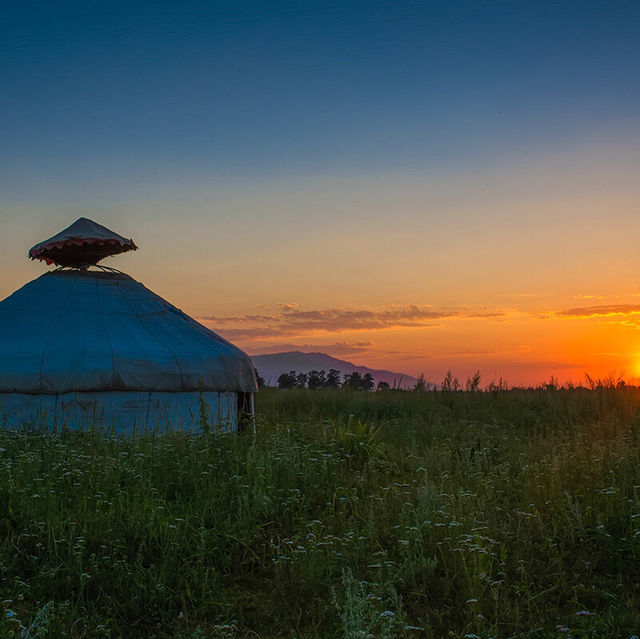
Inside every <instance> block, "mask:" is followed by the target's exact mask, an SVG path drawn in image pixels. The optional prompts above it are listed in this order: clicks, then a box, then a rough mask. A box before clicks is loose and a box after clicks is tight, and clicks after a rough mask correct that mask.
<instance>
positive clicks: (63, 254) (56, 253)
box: [29, 217, 138, 267]
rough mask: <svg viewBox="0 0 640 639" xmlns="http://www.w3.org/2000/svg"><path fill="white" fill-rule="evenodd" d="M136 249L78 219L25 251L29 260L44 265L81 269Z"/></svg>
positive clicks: (130, 244)
mask: <svg viewBox="0 0 640 639" xmlns="http://www.w3.org/2000/svg"><path fill="white" fill-rule="evenodd" d="M137 249H138V247H137V246H136V245H135V244H134V242H133V240H131V239H127V238H125V237H122V235H118V234H117V233H114V232H113V231H111V230H109V229H108V228H107V227H106V226H102V224H98V223H97V222H94V221H93V220H90V219H88V218H86V217H81V218H78V219H77V220H76V221H75V222H74V223H73V224H72V225H71V226H68V227H67V228H66V229H64V230H63V231H60V233H58V234H57V235H54V236H53V237H50V238H49V239H48V240H44V241H43V242H40V243H39V244H36V245H35V246H34V247H33V248H32V249H31V250H30V251H29V257H30V258H31V259H32V260H44V261H45V262H46V263H47V264H57V265H59V266H80V267H83V266H90V265H93V264H97V263H98V262H99V261H100V260H102V259H104V258H105V257H109V256H110V255H117V254H118V253H125V252H126V251H136V250H137Z"/></svg>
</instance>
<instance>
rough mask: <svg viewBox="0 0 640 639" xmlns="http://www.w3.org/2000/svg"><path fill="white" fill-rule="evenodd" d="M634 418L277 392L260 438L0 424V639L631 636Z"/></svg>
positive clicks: (562, 409)
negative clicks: (48, 431) (41, 430)
mask: <svg viewBox="0 0 640 639" xmlns="http://www.w3.org/2000/svg"><path fill="white" fill-rule="evenodd" d="M639 407H640V390H639V389H636V388H630V387H623V388H614V387H606V386H600V387H597V388H593V389H583V388H573V389H557V388H555V387H552V388H548V389H529V390H494V391H491V392H453V391H451V392H442V391H438V392H400V391H393V390H389V391H382V392H375V393H365V392H356V391H309V390H279V389H264V390H263V391H261V392H260V393H259V395H258V397H257V411H258V417H257V434H256V435H253V434H251V433H247V434H243V435H239V436H238V435H217V434H215V433H211V432H208V433H206V434H201V435H190V434H185V433H169V434H159V433H156V434H148V435H144V436H143V435H137V436H135V437H133V438H117V437H113V436H110V435H108V434H100V433H95V432H65V433H60V434H57V435H55V436H53V435H43V434H38V433H30V432H24V431H9V430H4V431H0V542H1V543H0V600H1V601H2V611H1V614H2V618H1V620H0V637H2V638H4V637H6V638H9V637H10V638H12V639H13V638H16V637H22V638H23V639H25V638H28V639H33V638H34V637H86V638H93V637H95V638H97V637H100V638H102V637H114V638H115V637H159V638H165V637H166V638H170V637H172V638H174V637H175V638H185V639H186V638H190V639H197V638H204V637H220V638H228V639H232V638H262V639H268V638H280V637H282V638H285V637H286V638H288V639H292V638H293V637H296V638H298V639H306V638H322V639H332V638H336V639H337V638H344V639H373V638H375V639H384V638H392V637H407V638H416V639H427V638H434V639H436V638H440V637H456V638H460V639H463V638H466V639H476V638H481V639H487V638H489V637H493V638H495V639H498V638H515V637H522V638H524V637H531V638H534V637H536V638H547V637H549V638H550V637H573V638H586V637H615V638H624V639H629V638H630V637H632V636H634V635H640V585H639V584H640V415H639V413H638V410H639Z"/></svg>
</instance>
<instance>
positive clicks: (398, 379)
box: [251, 351, 418, 388]
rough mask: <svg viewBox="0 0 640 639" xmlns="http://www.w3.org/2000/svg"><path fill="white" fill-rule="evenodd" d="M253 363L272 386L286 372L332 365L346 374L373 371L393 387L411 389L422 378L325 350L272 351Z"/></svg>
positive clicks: (318, 369)
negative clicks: (376, 366) (332, 353)
mask: <svg viewBox="0 0 640 639" xmlns="http://www.w3.org/2000/svg"><path fill="white" fill-rule="evenodd" d="M251 359H252V360H253V365H254V366H255V367H256V368H257V369H258V372H259V373H260V375H261V376H262V377H264V379H265V381H266V383H267V385H268V386H275V385H276V383H277V381H278V377H280V375H281V374H282V373H288V372H289V371H296V372H297V373H308V372H309V371H312V370H316V371H321V370H325V371H327V372H329V370H330V369H331V368H335V369H336V370H339V371H340V372H341V373H342V375H343V376H344V375H345V374H347V373H354V372H357V373H360V374H362V375H364V374H366V373H371V374H372V375H373V378H374V379H375V380H376V384H377V383H378V382H380V381H384V382H387V383H388V384H389V385H390V386H391V387H394V386H396V387H398V388H411V387H412V386H413V385H414V384H415V383H416V382H417V381H418V380H417V379H416V378H415V377H412V376H411V375H405V374H404V373H394V372H392V371H386V370H376V369H374V368H368V367H367V366H357V365H356V364H352V363H351V362H346V361H344V360H342V359H337V358H336V357H331V355H327V354H325V353H302V352H300V351H289V352H287V353H271V354H269V355H252V356H251Z"/></svg>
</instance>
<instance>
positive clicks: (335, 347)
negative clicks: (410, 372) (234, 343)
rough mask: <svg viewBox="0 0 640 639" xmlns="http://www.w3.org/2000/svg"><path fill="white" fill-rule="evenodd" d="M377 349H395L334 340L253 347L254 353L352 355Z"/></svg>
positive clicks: (377, 351)
mask: <svg viewBox="0 0 640 639" xmlns="http://www.w3.org/2000/svg"><path fill="white" fill-rule="evenodd" d="M371 350H375V351H376V353H381V352H384V353H385V354H392V353H393V351H380V350H379V349H377V348H376V344H375V342H352V343H349V342H334V343H333V344H291V343H277V344H269V345H268V346H258V347H256V348H254V349H253V351H254V352H253V354H254V355H265V354H267V353H282V352H286V351H303V352H306V353H327V354H328V355H352V354H354V353H364V352H368V351H371Z"/></svg>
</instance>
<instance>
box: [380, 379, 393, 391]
mask: <svg viewBox="0 0 640 639" xmlns="http://www.w3.org/2000/svg"><path fill="white" fill-rule="evenodd" d="M390 388H391V386H390V385H389V382H385V381H384V380H383V379H381V380H380V381H379V382H378V387H377V388H376V390H379V391H385V390H389V389H390Z"/></svg>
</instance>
